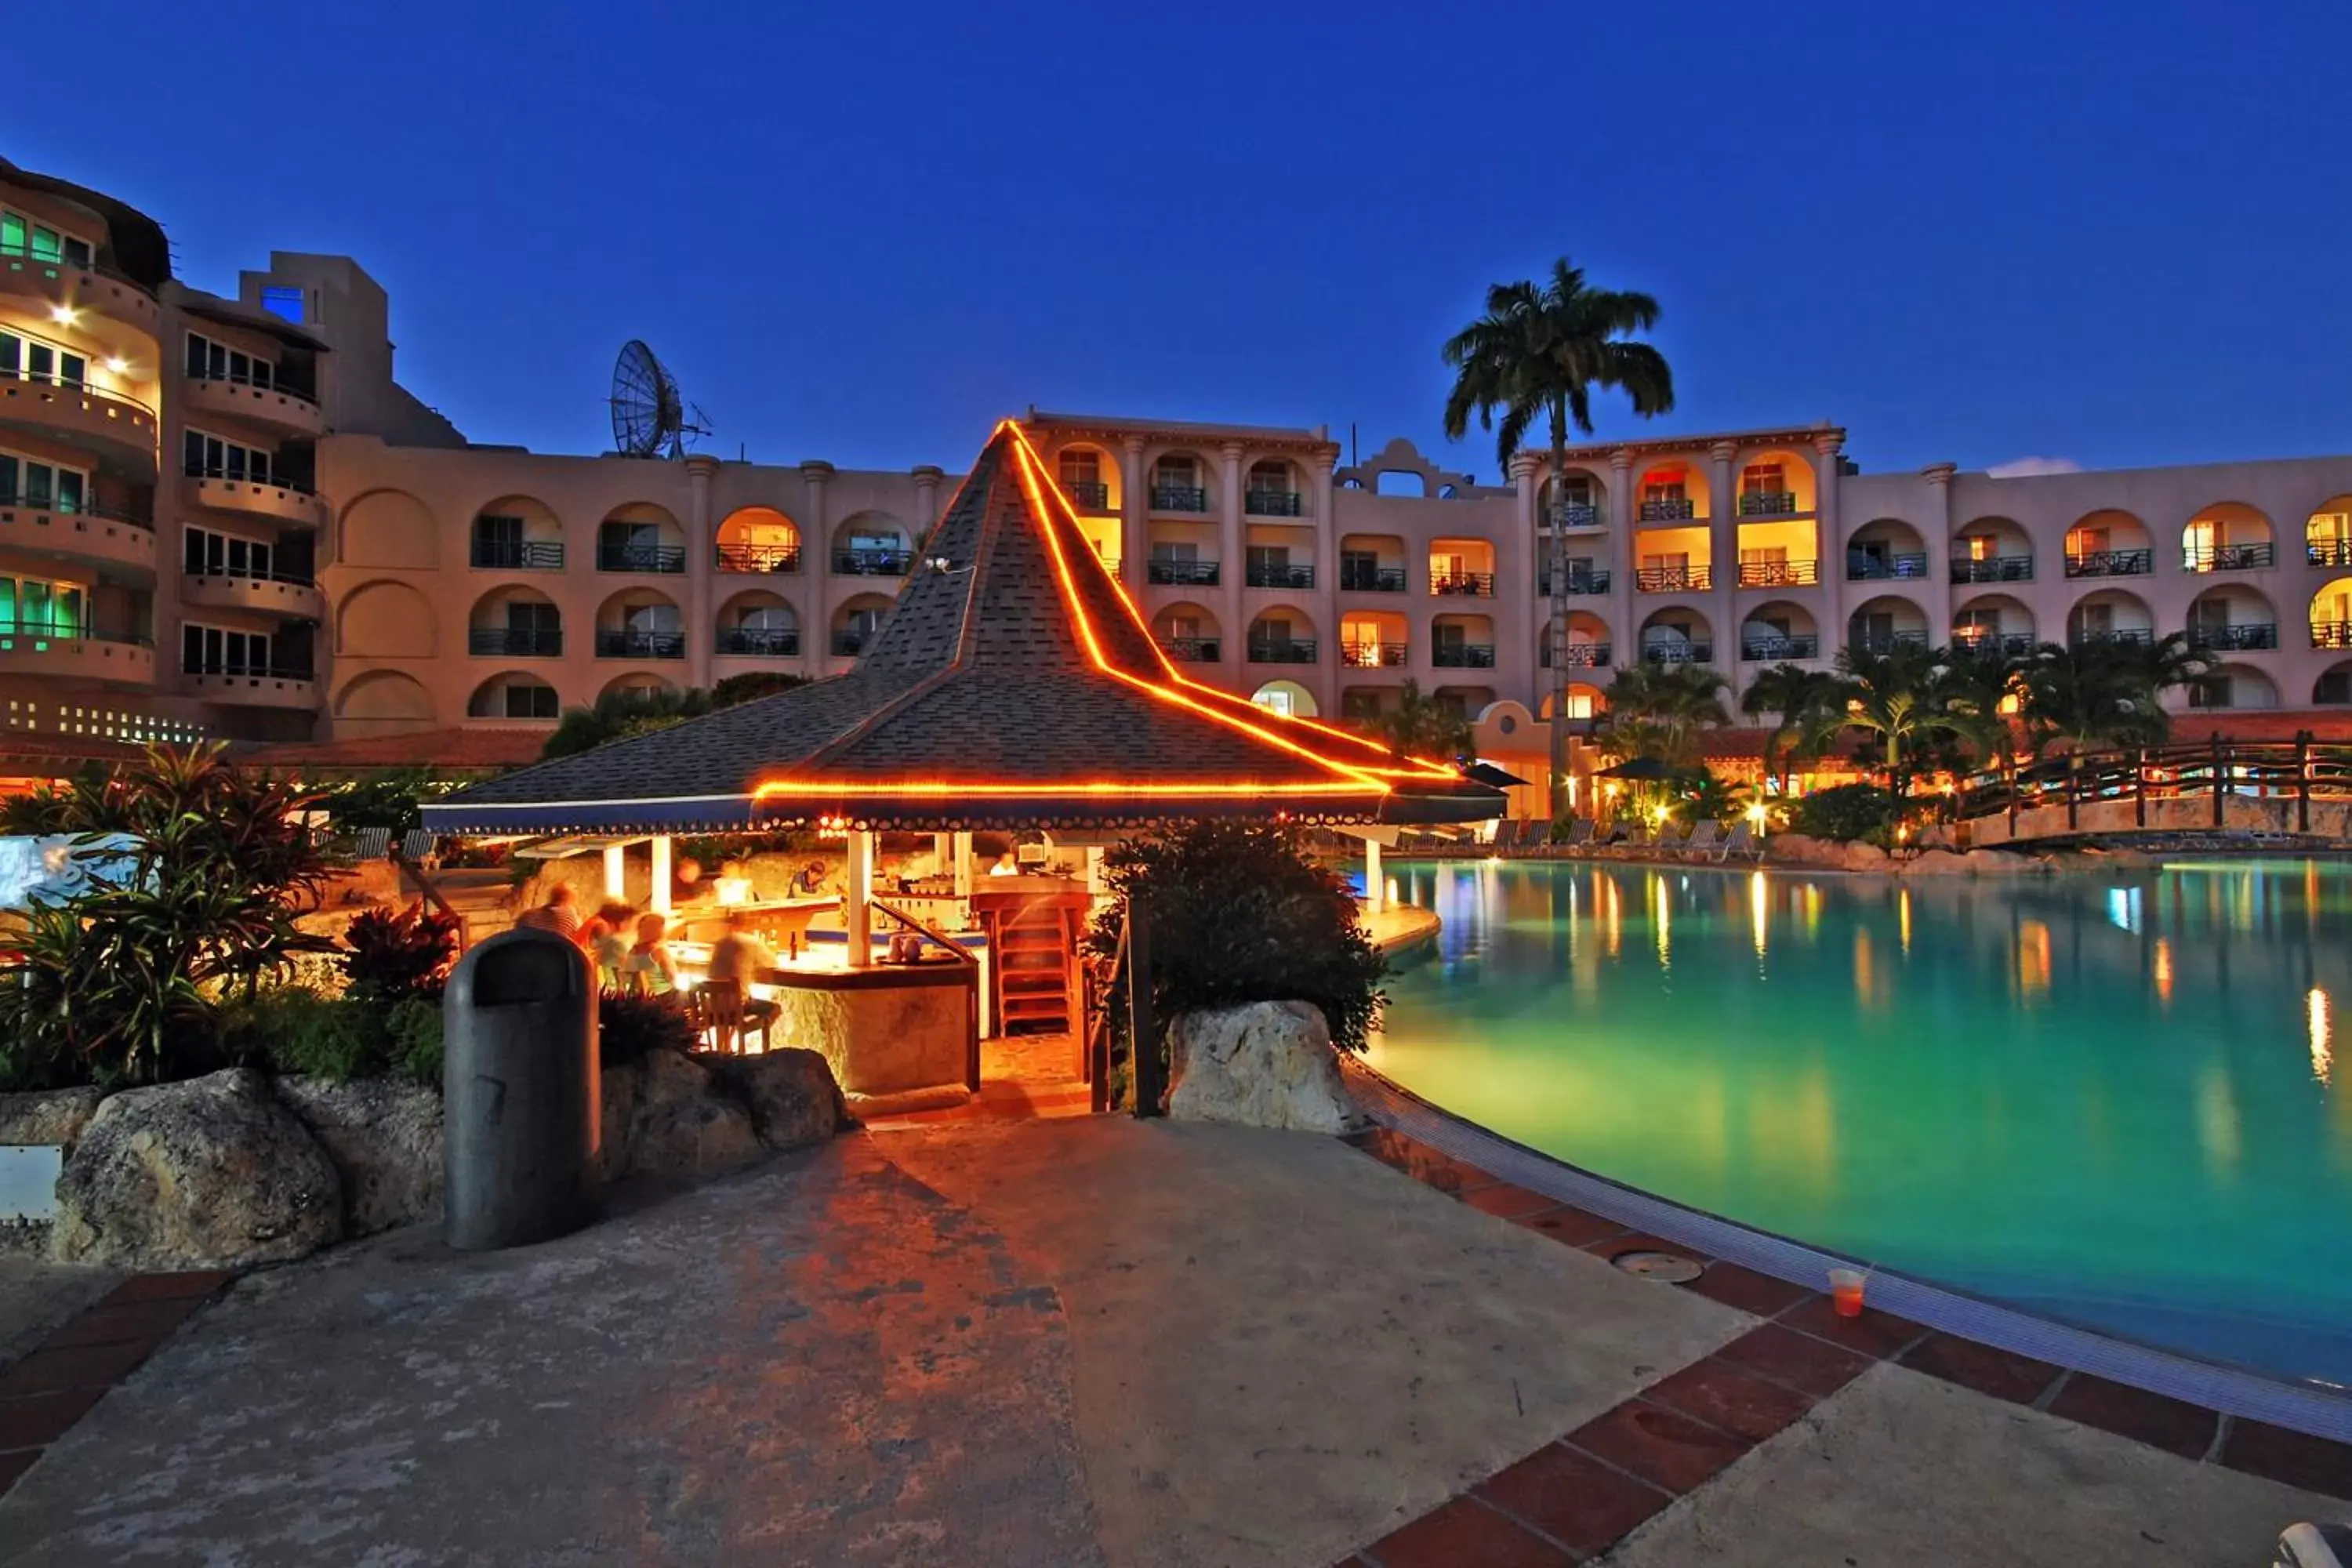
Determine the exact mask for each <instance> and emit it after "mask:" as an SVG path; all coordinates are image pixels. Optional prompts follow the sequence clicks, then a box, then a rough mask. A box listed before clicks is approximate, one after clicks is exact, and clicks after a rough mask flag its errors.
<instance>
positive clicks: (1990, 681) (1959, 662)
mask: <svg viewBox="0 0 2352 1568" xmlns="http://www.w3.org/2000/svg"><path fill="white" fill-rule="evenodd" d="M1936 664H1937V673H1936V677H1935V693H1936V701H1937V707H1939V708H1941V709H1942V710H1943V711H1944V712H1945V714H1946V715H1947V716H1948V717H1949V718H1950V719H1951V720H1952V721H1954V729H1953V733H1955V734H1956V735H1958V738H1959V739H1960V741H1961V742H1962V743H1964V744H1965V745H1966V746H1967V747H1968V748H1969V750H1970V751H1971V752H1975V753H1976V759H1977V762H1978V763H1979V764H1985V763H1990V764H1992V765H1994V766H1997V767H1999V768H2001V769H2002V770H2004V771H2006V770H2007V769H2008V768H2009V767H2010V766H2011V764H2012V763H2015V762H2016V760H2017V734H2016V731H2014V730H2012V729H2011V727H2010V721H2009V715H2008V714H2006V713H2004V712H2002V711H2001V707H2002V704H2004V703H2008V702H2011V700H2016V701H2017V702H2018V703H2020V704H2021V703H2022V700H2023V690H2022V688H2021V684H2020V680H2019V676H2020V674H2021V671H2022V669H2023V668H2024V666H2023V663H2022V661H2021V660H2019V659H2017V658H2014V657H2012V656H2011V655H2009V654H2005V653H2003V652H2001V651H2000V649H1999V648H1997V647H1988V646H1985V645H1981V644H1973V645H1972V644H1968V643H1960V644H1956V645H1954V646H1953V647H1948V648H1943V649H1940V650H1938V651H1937V655H1936Z"/></svg>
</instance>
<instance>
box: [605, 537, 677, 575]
mask: <svg viewBox="0 0 2352 1568" xmlns="http://www.w3.org/2000/svg"><path fill="white" fill-rule="evenodd" d="M596 570H597V571H599V572H650V573H653V574H656V575H657V576H664V577H676V576H680V575H682V574H684V573H685V571H686V546H685V545H683V544H639V543H636V542H617V541H614V540H604V541H603V542H599V543H598V544H597V546H596Z"/></svg>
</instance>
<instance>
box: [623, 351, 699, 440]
mask: <svg viewBox="0 0 2352 1568" xmlns="http://www.w3.org/2000/svg"><path fill="white" fill-rule="evenodd" d="M612 402H613V447H614V450H616V451H618V452H619V453H620V454H621V456H623V457H625V458H670V459H671V460H673V461H675V460H676V459H677V458H683V457H685V456H686V454H687V452H688V439H687V438H688V437H700V436H708V435H709V434H710V426H709V422H708V420H707V418H706V416H704V414H703V412H702V410H701V409H700V408H698V407H697V406H695V405H693V404H690V403H688V402H686V401H684V400H683V399H681V398H680V397H679V396H678V395H677V380H676V379H675V378H673V377H672V376H671V374H669V372H668V371H667V370H665V369H663V368H662V362H661V361H659V360H657V359H656V358H655V357H654V351H653V350H651V349H649V348H647V347H646V345H645V344H644V343H643V342H640V341H639V340H637V339H635V338H631V339H630V340H629V341H628V342H625V343H623V344H622V345H621V357H620V358H619V359H618V360H616V361H615V362H614V364H613V399H612Z"/></svg>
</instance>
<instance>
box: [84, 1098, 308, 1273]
mask: <svg viewBox="0 0 2352 1568" xmlns="http://www.w3.org/2000/svg"><path fill="white" fill-rule="evenodd" d="M57 1192H58V1212H57V1222H56V1226H55V1229H54V1231H53V1233H52V1235H51V1237H50V1251H51V1255H52V1256H53V1257H55V1258H57V1259H58V1261H59V1262H65V1263H100V1264H107V1265H110V1266H113V1267H117V1268H244V1267H247V1266H249V1265H252V1264H256V1263H281V1262H287V1261H289V1260H291V1259H293V1258H303V1257H307V1256H308V1255H310V1253H313V1252H316V1251H317V1250H318V1249H319V1248H320V1247H325V1246H327V1245H328V1244H329V1243H331V1242H333V1241H336V1240H339V1239H341V1237H342V1234H343V1201H342V1184H341V1179H340V1178H339V1177H338V1175H337V1174H336V1171H335V1166H334V1163H333V1161H331V1160H330V1159H329V1158H328V1156H327V1152H326V1151H325V1150H324V1149H322V1148H320V1146H319V1142H318V1140H317V1139H315V1138H313V1137H312V1136H311V1135H310V1130H309V1129H308V1128H306V1127H304V1126H303V1125H302V1122H301V1121H300V1120H299V1118H298V1117H296V1116H295V1114H294V1113H293V1112H292V1111H291V1110H288V1109H287V1108H286V1107H285V1106H284V1105H282V1104H280V1103H279V1102H278V1098H277V1096H275V1095H274V1094H272V1093H271V1092H270V1089H269V1083H268V1079H264V1078H263V1077H262V1076H261V1075H260V1074H258V1073H256V1072H252V1071H249V1070H247V1069H245V1068H231V1069H229V1070H228V1071H226V1072H216V1073H214V1074H212V1075H210V1076H209V1077H205V1078H200V1079H192V1080H190V1081H189V1082H186V1083H173V1084H163V1085H161V1086H159V1087H156V1088H153V1089H126V1090H124V1091H123V1092H122V1093H121V1094H117V1095H114V1096H112V1097H110V1098H109V1099H108V1100H105V1101H104V1102H102V1103H101V1104H100V1106H99V1108H98V1114H97V1115H96V1116H94V1117H92V1118H91V1119H90V1121H89V1126H88V1127H87V1128H86V1129H85V1130H84V1131H83V1132H82V1135H81V1140H80V1142H78V1143H77V1144H76V1145H75V1146H74V1151H73V1152H72V1153H71V1154H70V1155H68V1157H67V1159H66V1163H65V1170H64V1173H62V1174H61V1175H59V1176H58V1188H57Z"/></svg>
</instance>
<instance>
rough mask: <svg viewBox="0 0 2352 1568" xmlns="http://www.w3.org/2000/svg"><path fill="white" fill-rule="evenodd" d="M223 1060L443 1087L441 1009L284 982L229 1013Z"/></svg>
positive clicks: (414, 1000) (418, 1001) (339, 1078)
mask: <svg viewBox="0 0 2352 1568" xmlns="http://www.w3.org/2000/svg"><path fill="white" fill-rule="evenodd" d="M221 1047H222V1054H223V1056H224V1057H225V1058H226V1059H228V1060H231V1061H236V1062H240V1063H243V1064H245V1065H247V1066H248V1067H257V1068H264V1069H266V1070H268V1071H270V1072H279V1073H300V1074H306V1075H310V1076H314V1077H318V1078H324V1079H331V1080H333V1081H334V1082H337V1083H349V1082H350V1081H352V1079H363V1078H383V1077H397V1078H402V1079H409V1080H410V1081H413V1082H415V1083H420V1084H424V1085H426V1086H428V1087H433V1088H437V1087H439V1085H440V1082H441V1008H440V1006H439V1005H437V1004H436V1003H432V1002H427V1001H425V1000H424V999H423V998H421V997H415V996H412V997H409V998H407V999H405V1000H404V1001H400V1002H395V1003H394V1004H392V1005H390V1006H385V1005H383V1004H382V1003H380V1002H373V1001H362V1000H360V999H357V998H351V997H335V996H323V995H320V994H319V993H317V992H315V991H308V990H304V989H302V988H301V987H299V986H293V985H281V986H276V987H273V988H272V989H270V990H268V991H264V992H262V993H260V994H258V995H257V996H255V997H254V998H253V1000H252V1001H250V1002H246V1003H240V1004H237V1005H235V1006H233V1007H230V1008H229V1009H227V1011H226V1015H225V1016H224V1017H223V1020H222V1027H221Z"/></svg>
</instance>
